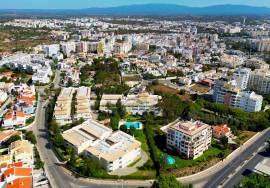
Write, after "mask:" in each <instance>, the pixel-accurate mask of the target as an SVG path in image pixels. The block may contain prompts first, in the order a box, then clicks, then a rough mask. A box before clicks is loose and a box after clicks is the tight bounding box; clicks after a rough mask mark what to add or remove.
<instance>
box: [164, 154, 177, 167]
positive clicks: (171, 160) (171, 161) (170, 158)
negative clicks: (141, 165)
mask: <svg viewBox="0 0 270 188" xmlns="http://www.w3.org/2000/svg"><path fill="white" fill-rule="evenodd" d="M166 160H167V163H168V164H170V165H172V164H174V163H175V159H174V158H173V157H172V156H169V155H168V156H167V159H166Z"/></svg>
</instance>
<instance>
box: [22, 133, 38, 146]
mask: <svg viewBox="0 0 270 188" xmlns="http://www.w3.org/2000/svg"><path fill="white" fill-rule="evenodd" d="M25 139H26V140H28V141H30V142H31V143H32V144H36V143H37V139H36V136H35V134H34V133H33V131H29V132H27V133H26V134H25Z"/></svg>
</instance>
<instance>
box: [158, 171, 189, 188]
mask: <svg viewBox="0 0 270 188" xmlns="http://www.w3.org/2000/svg"><path fill="white" fill-rule="evenodd" d="M191 187H192V185H183V184H182V183H180V182H179V181H177V179H176V177H175V176H172V175H169V174H161V175H160V176H159V177H158V179H157V181H155V182H154V184H153V188H191Z"/></svg>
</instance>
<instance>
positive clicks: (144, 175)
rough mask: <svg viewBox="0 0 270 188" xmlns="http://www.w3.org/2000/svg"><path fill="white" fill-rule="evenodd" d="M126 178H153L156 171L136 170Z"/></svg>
mask: <svg viewBox="0 0 270 188" xmlns="http://www.w3.org/2000/svg"><path fill="white" fill-rule="evenodd" d="M126 178H128V179H155V178H156V171H155V170H138V171H137V172H134V173H133V174H130V175H129V176H127V177H126Z"/></svg>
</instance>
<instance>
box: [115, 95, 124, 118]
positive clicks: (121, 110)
mask: <svg viewBox="0 0 270 188" xmlns="http://www.w3.org/2000/svg"><path fill="white" fill-rule="evenodd" d="M116 109H117V112H118V114H119V116H120V117H121V118H124V117H125V115H126V109H125V107H124V106H123V105H122V103H121V100H120V99H118V100H117V103H116Z"/></svg>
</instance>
